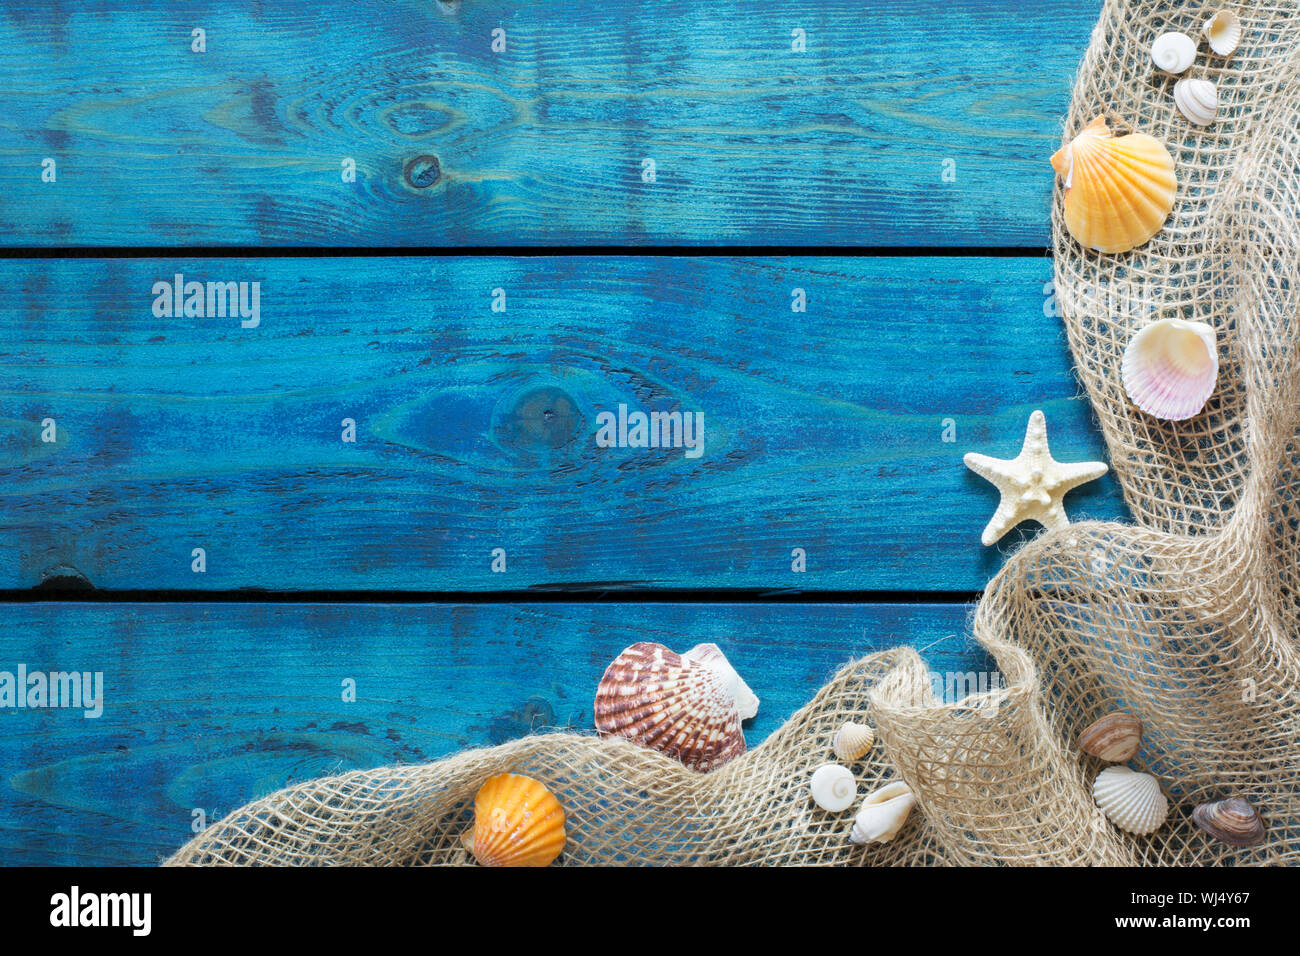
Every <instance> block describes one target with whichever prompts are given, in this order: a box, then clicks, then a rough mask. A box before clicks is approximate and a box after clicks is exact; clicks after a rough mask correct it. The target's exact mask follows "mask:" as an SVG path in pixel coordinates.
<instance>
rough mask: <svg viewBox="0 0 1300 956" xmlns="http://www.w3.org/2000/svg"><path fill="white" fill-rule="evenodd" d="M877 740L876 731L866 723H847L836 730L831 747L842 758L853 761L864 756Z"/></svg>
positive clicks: (848, 761) (849, 761)
mask: <svg viewBox="0 0 1300 956" xmlns="http://www.w3.org/2000/svg"><path fill="white" fill-rule="evenodd" d="M875 742H876V732H875V731H874V730H872V729H871V728H870V727H868V726H867V725H866V724H855V723H847V724H845V725H844V726H843V727H841V728H840V729H839V730H837V731H835V737H834V739H833V740H831V749H832V750H834V751H835V756H837V757H839V758H840V759H841V760H843V761H845V762H847V763H852V762H853V761H854V760H857V759H859V758H860V757H862V756H863V755H864V754H866V752H867V751H868V750H870V749H871V745H872V744H873V743H875Z"/></svg>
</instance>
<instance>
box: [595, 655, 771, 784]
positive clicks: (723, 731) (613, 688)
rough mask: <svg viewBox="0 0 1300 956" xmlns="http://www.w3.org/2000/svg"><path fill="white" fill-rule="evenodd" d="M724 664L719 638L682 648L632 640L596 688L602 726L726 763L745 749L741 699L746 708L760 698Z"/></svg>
mask: <svg viewBox="0 0 1300 956" xmlns="http://www.w3.org/2000/svg"><path fill="white" fill-rule="evenodd" d="M697 658H700V659H697ZM724 664H726V659H725V658H723V657H722V655H721V652H720V651H717V648H716V647H714V646H713V645H700V647H699V648H695V649H693V650H691V651H688V652H687V653H686V654H685V655H682V654H675V653H673V652H672V651H670V650H669V649H668V648H666V647H664V646H663V645H662V644H652V643H648V642H641V643H639V644H633V645H632V646H631V647H629V648H627V649H626V650H625V651H623V653H622V654H620V655H618V657H617V658H615V659H614V661H613V663H611V664H610V665H609V667H608V668H606V670H605V675H604V677H602V678H601V681H600V686H599V687H597V688H596V702H595V707H594V711H595V719H596V729H597V730H599V731H600V732H601V733H602V734H606V735H616V736H619V737H626V738H628V739H629V740H632V741H635V742H636V743H638V744H641V745H642V746H644V747H649V748H650V749H651V750H657V751H659V752H660V753H662V754H665V755H667V756H669V757H672V758H673V759H675V760H679V761H681V762H682V763H683V764H684V765H685V766H687V767H689V768H690V769H692V770H698V771H700V772H706V771H709V770H713V769H715V768H717V767H721V766H722V765H723V764H724V763H726V762H727V761H729V760H731V759H733V758H735V757H738V756H740V755H741V754H742V753H744V752H745V735H744V733H743V732H742V730H741V727H740V722H741V717H742V712H741V708H742V705H743V706H744V709H745V710H746V711H750V710H751V709H752V710H757V708H758V698H757V697H754V696H753V694H752V692H750V691H749V688H748V687H746V686H745V685H744V682H743V681H740V679H739V677H737V676H736V675H735V671H734V670H731V668H730V665H726V666H725V667H724V666H722V665H724Z"/></svg>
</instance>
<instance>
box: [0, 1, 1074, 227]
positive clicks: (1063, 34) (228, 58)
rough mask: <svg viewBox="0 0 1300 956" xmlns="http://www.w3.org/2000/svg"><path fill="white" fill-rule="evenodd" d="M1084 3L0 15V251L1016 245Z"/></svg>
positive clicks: (1061, 99) (233, 6) (161, 8)
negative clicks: (498, 46)
mask: <svg viewBox="0 0 1300 956" xmlns="http://www.w3.org/2000/svg"><path fill="white" fill-rule="evenodd" d="M1097 11H1098V4H1097V2H1096V0H1054V2H1052V3H1039V4H1024V3H1022V2H1020V0H948V2H944V3H936V2H934V0H878V2H874V3H872V4H870V6H869V7H864V6H863V5H862V4H861V3H860V2H858V0H774V2H768V3H762V4H755V3H745V2H742V0H713V2H710V3H700V2H697V0H629V2H622V3H617V4H610V3H607V2H604V0H570V2H568V3H564V4H541V3H535V4H526V3H514V2H507V0H475V2H473V3H464V4H459V3H457V4H446V3H438V2H434V0H396V2H394V0H354V2H351V3H348V4H336V5H333V6H331V7H329V8H328V9H324V8H322V7H321V6H320V5H319V4H317V3H313V2H308V0H281V2H279V3H275V4H264V3H261V2H260V0H220V2H217V0H200V2H190V3H186V4H175V3H170V2H167V0H152V2H133V3H129V4H128V3H123V2H121V0H79V2H77V3H70V2H60V0H55V2H45V3H38V4H5V5H4V9H3V10H0V73H2V74H3V75H4V76H5V77H6V79H7V82H6V83H5V84H4V86H3V89H0V129H2V130H3V135H2V136H0V243H7V244H17V245H75V244H91V245H118V244H135V245H156V244H168V245H173V244H174V245H197V244H215V245H228V244H248V245H266V244H290V245H294V244H297V245H302V244H306V245H317V244H351V245H357V244H360V245H390V244H391V245H432V244H453V245H460V244H466V243H474V244H493V243H532V244H538V243H557V244H573V243H591V242H614V243H623V242H633V243H640V242H649V243H713V244H716V243H728V242H730V243H791V244H814V245H822V244H875V245H989V244H994V245H1028V246H1036V247H1044V246H1046V245H1047V244H1048V209H1049V199H1050V195H1051V189H1052V183H1053V177H1052V173H1051V171H1050V169H1049V168H1048V166H1047V163H1046V158H1047V156H1048V155H1050V153H1051V152H1052V151H1053V150H1054V149H1055V148H1056V146H1057V145H1059V137H1060V130H1059V116H1060V114H1061V112H1062V110H1063V109H1064V104H1065V103H1066V101H1067V100H1068V97H1069V91H1070V87H1071V81H1072V77H1073V74H1074V71H1075V68H1076V66H1077V64H1078V61H1079V59H1080V58H1081V56H1082V54H1083V51H1084V48H1085V46H1086V44H1087V40H1088V36H1089V33H1090V31H1091V29H1092V26H1093V24H1094V22H1095V20H1096V17H1097ZM195 29H203V30H205V31H206V34H205V52H201V53H200V52H193V49H192V48H193V44H194V41H193V38H192V31H193V30H195ZM497 29H501V30H504V31H505V49H504V50H503V51H500V52H494V51H493V49H492V41H493V31H494V30H497ZM795 31H803V36H804V39H805V46H806V49H805V50H804V51H803V52H795V51H794V50H793V49H792V47H793V46H795V45H796V43H795V41H796V40H797V39H798V37H797V36H796V35H795ZM421 157H433V158H434V159H435V160H436V163H437V172H436V173H433V172H430V169H432V165H431V164H430V163H428V162H427V161H426V162H424V163H422V164H417V165H413V164H415V163H416V161H417V160H419V159H420V158H421ZM46 159H49V160H53V161H54V163H55V164H56V165H55V170H54V172H55V177H56V178H55V181H54V182H44V181H43V173H44V167H43V162H44V161H45V160H46ZM646 159H653V160H654V161H655V172H656V176H655V181H654V182H646V181H644V180H643V161H644V160H646ZM348 161H350V162H352V163H354V164H355V168H356V179H355V182H345V181H344V164H345V162H348Z"/></svg>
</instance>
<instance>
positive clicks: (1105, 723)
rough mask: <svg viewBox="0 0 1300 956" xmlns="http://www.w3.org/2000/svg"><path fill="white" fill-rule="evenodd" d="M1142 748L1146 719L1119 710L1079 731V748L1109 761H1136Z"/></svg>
mask: <svg viewBox="0 0 1300 956" xmlns="http://www.w3.org/2000/svg"><path fill="white" fill-rule="evenodd" d="M1141 748H1142V721H1140V720H1138V719H1137V718H1136V717H1134V716H1133V715H1132V714H1126V713H1124V711H1122V710H1117V711H1114V712H1112V713H1109V714H1107V715H1106V716H1105V717H1102V718H1100V719H1099V720H1094V721H1093V722H1092V723H1091V724H1089V725H1088V726H1087V727H1086V728H1084V730H1083V733H1081V734H1079V749H1081V750H1082V751H1083V752H1084V753H1086V754H1091V755H1092V756H1094V757H1097V758H1098V759H1100V760H1104V761H1106V762H1107V763H1124V762H1125V761H1127V760H1132V759H1133V756H1134V755H1135V754H1136V753H1137V752H1138V751H1139V750H1140V749H1141Z"/></svg>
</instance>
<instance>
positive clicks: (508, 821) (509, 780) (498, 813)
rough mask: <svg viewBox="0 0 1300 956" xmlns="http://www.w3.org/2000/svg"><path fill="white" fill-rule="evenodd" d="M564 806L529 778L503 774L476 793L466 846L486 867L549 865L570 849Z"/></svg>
mask: <svg viewBox="0 0 1300 956" xmlns="http://www.w3.org/2000/svg"><path fill="white" fill-rule="evenodd" d="M565 839H566V836H565V832H564V808H563V807H562V806H560V801H559V800H557V799H556V798H555V794H553V793H551V791H550V790H548V789H546V787H545V786H543V785H542V784H540V783H538V782H537V781H536V780H533V779H531V778H529V777H524V776H520V775H519V774H515V773H503V774H499V775H497V776H495V777H491V778H489V779H488V781H487V782H486V783H484V784H483V786H482V787H480V788H479V791H478V793H477V794H476V795H475V797H474V829H473V830H471V831H470V832H469V833H468V834H466V838H465V846H466V848H467V849H468V850H469V851H470V852H471V853H473V854H474V859H476V860H478V862H479V863H481V864H483V865H484V866H546V865H548V864H549V863H551V862H552V861H553V860H554V859H555V858H556V857H557V856H559V855H560V852H561V851H562V850H563V849H564V843H565Z"/></svg>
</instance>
